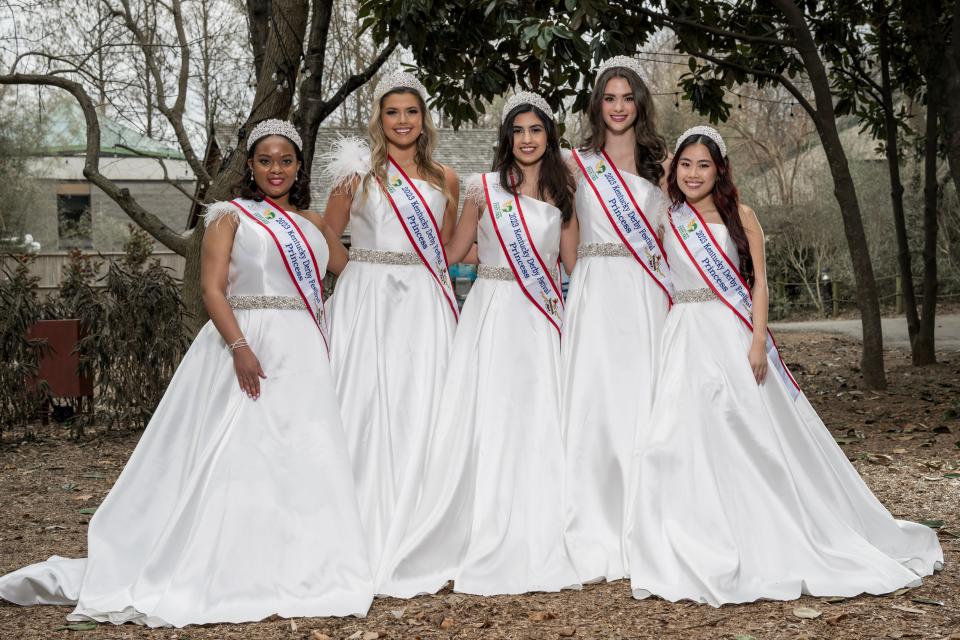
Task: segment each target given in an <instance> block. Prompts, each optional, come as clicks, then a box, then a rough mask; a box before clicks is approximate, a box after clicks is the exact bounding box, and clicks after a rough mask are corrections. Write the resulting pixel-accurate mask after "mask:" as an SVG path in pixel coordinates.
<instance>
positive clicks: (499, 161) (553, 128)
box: [493, 104, 576, 223]
mask: <svg viewBox="0 0 960 640" xmlns="http://www.w3.org/2000/svg"><path fill="white" fill-rule="evenodd" d="M529 112H533V114H534V115H535V116H537V118H539V119H540V122H541V123H543V128H544V131H546V134H547V150H546V151H545V152H544V153H543V158H541V161H540V162H541V164H540V182H539V184H538V185H537V196H538V198H539V199H540V200H544V199H545V198H546V197H547V196H549V197H550V198H551V199H552V200H553V204H554V205H555V206H556V207H557V209H560V215H561V218H562V219H563V222H565V223H566V222H569V220H570V218H572V217H573V198H574V190H575V188H576V186H575V184H574V182H573V176H572V175H570V169H569V168H568V167H567V164H566V162H564V160H563V156H561V155H560V136H559V134H558V133H557V125H556V124H554V122H553V120H552V119H550V118H549V117H548V116H547V114H545V113H544V112H543V111H541V110H540V109H538V108H537V107H535V106H533V105H532V104H520V105H517V106H516V107H514V108H513V109H511V110H510V113H508V114H507V117H506V118H505V119H504V121H503V124H502V125H500V133H499V135H498V138H499V141H498V143H497V152H496V155H495V158H494V161H493V170H494V171H497V172H498V173H499V174H500V184H501V186H503V188H504V189H511V185H512V187H513V188H512V189H511V190H512V191H513V192H514V194H517V193H519V192H520V185H521V184H523V172H522V171H521V170H520V167H519V166H517V159H516V158H515V157H514V155H513V121H514V120H516V119H517V116H518V115H520V114H521V113H529Z"/></svg>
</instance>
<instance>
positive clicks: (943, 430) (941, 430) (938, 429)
mask: <svg viewBox="0 0 960 640" xmlns="http://www.w3.org/2000/svg"><path fill="white" fill-rule="evenodd" d="M933 432H934V433H952V432H951V430H950V427H948V426H947V425H945V424H941V425H939V426H936V427H934V428H933Z"/></svg>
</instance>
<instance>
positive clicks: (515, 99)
mask: <svg viewBox="0 0 960 640" xmlns="http://www.w3.org/2000/svg"><path fill="white" fill-rule="evenodd" d="M521 104H530V105H533V106H535V107H536V108H537V109H540V111H543V112H544V113H545V114H547V117H548V118H550V119H551V120H556V119H555V118H554V117H553V110H552V109H551V108H550V105H549V104H547V101H546V100H544V99H543V98H542V97H541V96H540V95H538V94H536V93H534V92H532V91H517V92H516V93H515V94H513V95H512V96H511V97H510V99H509V100H507V103H506V104H505V105H503V115H502V116H501V117H500V122H501V123H504V122H506V121H507V115H508V114H509V113H510V112H511V111H513V110H514V109H515V108H517V107H519V106H520V105H521Z"/></svg>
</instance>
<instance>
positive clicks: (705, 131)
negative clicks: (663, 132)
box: [673, 125, 727, 158]
mask: <svg viewBox="0 0 960 640" xmlns="http://www.w3.org/2000/svg"><path fill="white" fill-rule="evenodd" d="M690 136H706V137H707V138H710V139H711V140H713V141H714V142H716V143H717V147H719V149H720V155H721V156H723V157H724V158H726V157H727V144H726V143H725V142H724V141H723V137H722V136H721V135H720V132H719V131H717V130H716V129H714V128H713V127H708V126H705V125H698V126H696V127H690V128H689V129H687V130H686V131H684V132H683V133H681V134H680V137H679V138H677V146H676V147H674V148H673V152H674V153H676V152H677V150H678V149H679V148H680V145H681V144H683V141H684V140H686V139H687V138H689V137H690Z"/></svg>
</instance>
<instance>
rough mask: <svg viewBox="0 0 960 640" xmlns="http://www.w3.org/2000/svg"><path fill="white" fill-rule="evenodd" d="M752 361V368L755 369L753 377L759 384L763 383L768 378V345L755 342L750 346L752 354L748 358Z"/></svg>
mask: <svg viewBox="0 0 960 640" xmlns="http://www.w3.org/2000/svg"><path fill="white" fill-rule="evenodd" d="M747 358H748V359H749V360H750V368H751V369H753V377H754V378H756V380H757V384H760V383H762V382H763V380H764V378H766V377H767V345H766V344H757V343H756V342H754V343H753V344H752V345H751V346H750V353H749V355H748V356H747Z"/></svg>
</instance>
